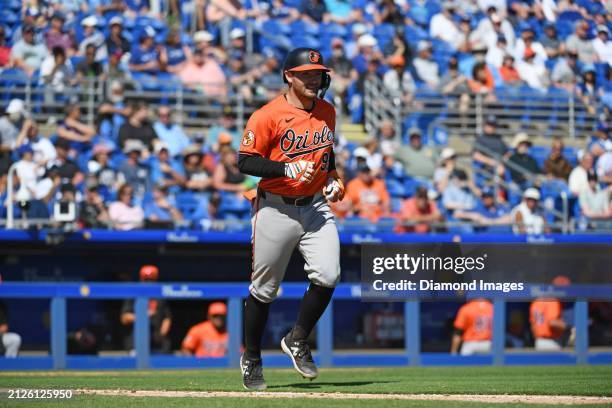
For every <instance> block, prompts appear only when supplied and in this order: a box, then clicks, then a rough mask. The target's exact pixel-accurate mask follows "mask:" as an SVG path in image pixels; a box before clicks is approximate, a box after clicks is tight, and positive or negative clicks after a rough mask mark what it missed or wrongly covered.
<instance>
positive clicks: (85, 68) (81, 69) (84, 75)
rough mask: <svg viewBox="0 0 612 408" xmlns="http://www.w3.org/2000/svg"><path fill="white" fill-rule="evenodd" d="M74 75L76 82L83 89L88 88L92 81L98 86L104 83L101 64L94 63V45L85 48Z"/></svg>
mask: <svg viewBox="0 0 612 408" xmlns="http://www.w3.org/2000/svg"><path fill="white" fill-rule="evenodd" d="M76 73H77V81H78V82H79V83H80V84H81V85H83V86H85V87H90V86H91V85H92V82H93V81H97V82H98V84H101V83H102V81H104V79H105V78H104V67H103V66H102V63H101V62H99V61H96V46H95V45H94V44H89V45H87V46H86V47H85V58H84V59H83V60H81V61H79V63H78V64H77V66H76ZM98 86H100V85H98Z"/></svg>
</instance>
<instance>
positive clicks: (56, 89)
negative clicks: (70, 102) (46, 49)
mask: <svg viewBox="0 0 612 408" xmlns="http://www.w3.org/2000/svg"><path fill="white" fill-rule="evenodd" d="M40 76H41V79H42V82H43V83H44V84H45V102H46V103H49V104H52V103H53V102H55V98H56V96H61V97H65V94H64V93H65V91H66V89H67V88H69V87H70V86H71V85H74V84H75V80H74V69H73V67H72V63H71V62H70V61H69V60H67V59H66V52H65V51H64V49H63V48H62V47H53V49H52V50H51V55H49V56H47V58H45V60H44V61H43V63H42V65H41V67H40Z"/></svg>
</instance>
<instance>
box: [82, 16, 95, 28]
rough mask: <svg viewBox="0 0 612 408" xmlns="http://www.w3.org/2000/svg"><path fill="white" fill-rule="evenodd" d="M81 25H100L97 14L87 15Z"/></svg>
mask: <svg viewBox="0 0 612 408" xmlns="http://www.w3.org/2000/svg"><path fill="white" fill-rule="evenodd" d="M81 25H82V26H85V27H95V26H97V25H98V19H97V18H96V16H88V17H85V18H84V19H83V20H82V21H81Z"/></svg>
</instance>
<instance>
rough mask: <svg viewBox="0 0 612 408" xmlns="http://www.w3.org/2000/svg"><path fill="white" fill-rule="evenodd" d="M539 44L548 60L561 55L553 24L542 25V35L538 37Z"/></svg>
mask: <svg viewBox="0 0 612 408" xmlns="http://www.w3.org/2000/svg"><path fill="white" fill-rule="evenodd" d="M540 43H541V44H542V46H543V47H544V49H545V50H546V55H547V56H548V58H557V57H558V56H559V54H560V53H561V51H562V47H561V45H562V44H561V41H560V40H559V36H558V35H557V28H556V27H555V25H554V24H553V23H549V22H547V23H544V33H543V34H542V35H541V36H540Z"/></svg>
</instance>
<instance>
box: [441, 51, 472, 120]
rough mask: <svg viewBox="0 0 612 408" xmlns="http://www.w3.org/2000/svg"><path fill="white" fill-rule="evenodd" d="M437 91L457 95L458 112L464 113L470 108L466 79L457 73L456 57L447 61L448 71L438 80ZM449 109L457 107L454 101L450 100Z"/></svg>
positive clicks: (457, 63)
mask: <svg viewBox="0 0 612 408" xmlns="http://www.w3.org/2000/svg"><path fill="white" fill-rule="evenodd" d="M439 91H440V92H441V93H443V94H445V95H446V94H459V97H458V102H459V111H460V112H466V111H467V110H468V109H469V107H470V95H469V92H470V88H469V86H468V79H467V77H466V76H465V75H463V74H461V73H460V72H459V62H458V60H457V57H456V56H452V57H450V58H449V60H448V69H447V71H446V74H444V76H443V77H442V78H441V79H440V86H439ZM448 103H449V108H452V107H454V106H456V105H457V102H455V100H450V101H449V102H448Z"/></svg>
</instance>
